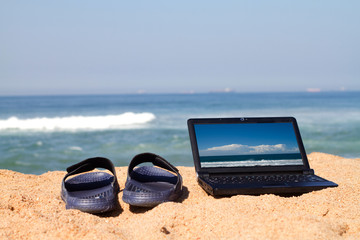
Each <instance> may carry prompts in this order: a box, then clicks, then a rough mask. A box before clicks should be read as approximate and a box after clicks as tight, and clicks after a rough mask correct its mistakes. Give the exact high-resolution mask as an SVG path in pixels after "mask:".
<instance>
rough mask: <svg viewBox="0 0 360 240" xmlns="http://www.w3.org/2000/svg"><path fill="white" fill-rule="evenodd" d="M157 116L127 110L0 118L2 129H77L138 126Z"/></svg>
mask: <svg viewBox="0 0 360 240" xmlns="http://www.w3.org/2000/svg"><path fill="white" fill-rule="evenodd" d="M155 118H156V117H155V115H154V114H153V113H149V112H144V113H133V112H126V113H123V114H119V115H104V116H68V117H54V118H47V117H42V118H29V119H19V118H17V117H10V118H8V119H5V120H0V131H1V130H22V131H26V130H32V131H64V130H65V131H66V130H69V131H76V130H106V129H124V128H136V127H141V126H143V125H144V124H146V123H149V122H151V121H153V120H154V119H155Z"/></svg>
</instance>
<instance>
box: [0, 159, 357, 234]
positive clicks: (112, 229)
mask: <svg viewBox="0 0 360 240" xmlns="http://www.w3.org/2000/svg"><path fill="white" fill-rule="evenodd" d="M308 158H309V161H310V165H311V167H312V168H313V169H314V170H315V173H316V174H318V175H319V176H321V177H324V178H326V179H329V180H331V181H334V182H336V183H337V184H339V187H337V188H328V189H324V190H321V191H315V192H311V193H306V194H303V195H301V196H294V197H281V196H277V195H272V194H269V195H260V196H245V195H237V196H232V197H226V198H214V197H212V196H209V195H207V194H206V193H205V192H204V191H203V190H202V189H201V188H200V187H199V186H198V184H197V182H196V176H195V171H194V168H192V167H179V169H180V172H181V174H182V176H183V180H184V193H183V196H182V198H181V199H180V200H179V202H169V203H163V204H160V205H159V206H157V207H155V208H152V209H143V208H133V207H129V205H127V204H125V203H124V202H122V200H121V197H122V193H121V192H120V194H119V203H120V206H119V209H118V210H116V211H113V212H111V213H107V214H104V215H100V216H99V215H92V214H88V213H83V212H80V211H78V210H65V204H64V202H63V201H62V200H61V197H60V188H61V180H62V178H63V176H64V174H65V172H64V171H55V172H47V173H44V174H42V175H28V174H22V173H18V172H14V171H10V170H0V185H1V195H0V217H1V221H0V239H360V174H359V173H360V159H345V158H342V157H338V156H333V155H329V154H325V153H311V154H309V156H308ZM170 161H171V160H170ZM126 169H127V168H126V167H117V168H116V171H117V175H118V180H119V184H120V187H121V189H122V188H123V187H124V184H125V179H126Z"/></svg>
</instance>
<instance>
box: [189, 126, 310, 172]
mask: <svg viewBox="0 0 360 240" xmlns="http://www.w3.org/2000/svg"><path fill="white" fill-rule="evenodd" d="M194 133H195V138H196V142H197V148H198V154H199V160H200V167H201V168H218V167H224V168H226V167H257V166H270V167H271V166H274V167H275V166H299V165H301V166H302V165H303V161H302V157H301V153H300V149H299V146H298V143H297V138H296V135H295V131H294V127H293V124H292V123H291V122H271V123H224V124H221V123H220V124H196V123H195V124H194Z"/></svg>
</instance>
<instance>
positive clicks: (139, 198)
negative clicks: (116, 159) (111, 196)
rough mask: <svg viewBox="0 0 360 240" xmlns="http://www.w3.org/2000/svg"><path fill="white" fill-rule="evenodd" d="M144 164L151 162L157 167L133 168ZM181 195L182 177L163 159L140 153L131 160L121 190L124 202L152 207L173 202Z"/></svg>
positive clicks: (154, 155)
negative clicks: (123, 186)
mask: <svg viewBox="0 0 360 240" xmlns="http://www.w3.org/2000/svg"><path fill="white" fill-rule="evenodd" d="M145 162H151V163H152V164H153V165H155V166H157V167H155V166H140V167H137V168H135V166H137V165H139V164H141V163H145ZM158 167H161V168H158ZM162 168H163V169H162ZM164 169H166V170H164ZM167 170H168V171H167ZM181 194H182V177H181V175H180V173H179V170H178V169H177V168H176V167H174V166H173V165H171V164H170V163H169V162H168V161H166V160H165V159H164V158H162V157H160V156H158V155H156V154H153V153H141V154H138V155H136V156H135V157H134V158H133V159H132V161H131V162H130V164H129V168H128V176H127V180H126V183H125V188H124V190H123V197H122V199H123V201H124V202H126V203H128V204H130V205H133V206H140V207H154V206H156V205H158V204H160V203H163V202H168V201H175V200H176V199H178V198H179V197H180V196H181Z"/></svg>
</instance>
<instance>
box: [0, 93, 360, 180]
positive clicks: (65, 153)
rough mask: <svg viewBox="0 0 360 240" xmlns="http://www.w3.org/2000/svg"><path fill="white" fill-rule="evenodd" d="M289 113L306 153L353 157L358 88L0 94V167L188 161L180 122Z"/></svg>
mask: <svg viewBox="0 0 360 240" xmlns="http://www.w3.org/2000/svg"><path fill="white" fill-rule="evenodd" d="M258 116H264V117H267V116H294V117H296V118H297V120H298V124H299V127H300V131H301V135H302V137H303V141H304V145H305V148H306V151H307V153H311V152H314V151H320V152H326V153H330V154H336V155H340V156H344V157H350V158H359V157H360V147H359V146H360V137H359V136H360V92H320V93H208V94H158V95H157V94H134V95H103V96H100V95H99V96H32V97H0V156H1V157H0V168H2V169H4V168H6V169H11V170H15V171H20V172H23V173H33V174H41V173H44V172H46V171H50V170H65V169H66V167H67V166H69V165H71V164H73V163H76V162H78V161H80V160H83V159H85V158H88V157H94V156H103V157H108V158H110V159H111V160H112V161H113V162H114V164H115V165H116V166H127V165H128V163H129V161H130V160H131V159H132V157H133V156H134V155H136V154H138V153H141V152H154V153H157V154H159V155H161V156H163V157H165V158H166V159H168V160H169V161H170V162H172V163H174V164H175V165H183V166H193V160H192V155H191V148H190V142H189V137H188V132H187V125H186V121H187V119H188V118H195V117H258Z"/></svg>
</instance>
